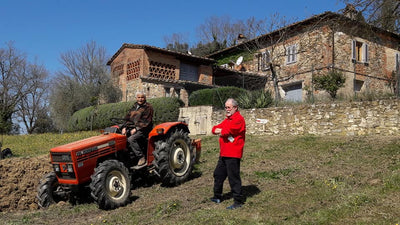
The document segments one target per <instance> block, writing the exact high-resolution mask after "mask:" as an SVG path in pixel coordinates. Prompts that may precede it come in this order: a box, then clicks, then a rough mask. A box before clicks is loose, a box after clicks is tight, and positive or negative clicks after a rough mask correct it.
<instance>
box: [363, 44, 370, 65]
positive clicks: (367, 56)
mask: <svg viewBox="0 0 400 225" xmlns="http://www.w3.org/2000/svg"><path fill="white" fill-rule="evenodd" d="M368 48H369V47H368V44H366V43H364V44H363V61H364V62H365V63H366V62H368V60H369V55H368V51H369V49H368Z"/></svg>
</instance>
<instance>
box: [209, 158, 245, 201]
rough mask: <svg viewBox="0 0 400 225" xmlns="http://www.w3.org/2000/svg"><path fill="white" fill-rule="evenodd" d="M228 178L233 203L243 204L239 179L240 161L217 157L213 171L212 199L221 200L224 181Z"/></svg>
mask: <svg viewBox="0 0 400 225" xmlns="http://www.w3.org/2000/svg"><path fill="white" fill-rule="evenodd" d="M226 177H228V181H229V185H230V186H231V191H232V195H233V200H234V201H235V203H240V204H241V203H243V202H244V199H243V195H242V180H241V178H240V159H239V158H230V157H219V159H218V163H217V166H216V168H215V170H214V197H216V198H219V199H221V198H222V190H223V185H224V181H225V179H226Z"/></svg>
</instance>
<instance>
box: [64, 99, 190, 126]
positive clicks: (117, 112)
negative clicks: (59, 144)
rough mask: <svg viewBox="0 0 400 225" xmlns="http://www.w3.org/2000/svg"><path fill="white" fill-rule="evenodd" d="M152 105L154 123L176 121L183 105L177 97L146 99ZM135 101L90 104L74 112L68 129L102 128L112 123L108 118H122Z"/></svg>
mask: <svg viewBox="0 0 400 225" xmlns="http://www.w3.org/2000/svg"><path fill="white" fill-rule="evenodd" d="M148 102H149V103H151V104H152V105H153V108H154V115H153V122H154V124H160V123H163V122H168V121H177V120H178V117H179V108H180V107H182V106H184V103H183V102H182V100H180V99H178V98H153V99H148ZM134 103H135V102H119V103H111V104H104V105H99V106H91V107H87V108H84V109H81V110H79V111H77V112H75V113H74V114H73V115H72V116H71V118H70V119H69V121H68V131H70V132H73V131H84V130H94V129H102V128H105V127H108V126H111V125H113V123H112V121H111V120H110V118H124V117H125V115H126V114H127V113H128V111H129V109H130V108H131V107H132V106H133V104H134Z"/></svg>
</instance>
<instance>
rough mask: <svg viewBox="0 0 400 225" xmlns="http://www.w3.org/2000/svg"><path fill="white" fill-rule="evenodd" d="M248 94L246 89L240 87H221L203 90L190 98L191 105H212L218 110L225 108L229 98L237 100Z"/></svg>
mask: <svg viewBox="0 0 400 225" xmlns="http://www.w3.org/2000/svg"><path fill="white" fill-rule="evenodd" d="M245 93H246V90H245V89H242V88H238V87H221V88H213V89H202V90H198V91H194V92H193V93H192V94H191V95H190V96H189V105H190V106H198V105H212V106H214V107H216V108H219V109H222V108H224V106H225V101H226V100H227V99H228V98H234V99H237V98H238V97H239V96H240V95H243V94H245Z"/></svg>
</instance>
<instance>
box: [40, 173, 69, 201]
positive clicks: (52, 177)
mask: <svg viewBox="0 0 400 225" xmlns="http://www.w3.org/2000/svg"><path fill="white" fill-rule="evenodd" d="M36 197H37V199H38V204H39V206H40V207H42V208H46V207H48V206H50V205H51V204H55V203H58V202H60V201H66V200H68V198H67V197H66V195H65V193H64V192H63V191H62V190H61V189H60V186H59V184H58V180H57V176H56V174H55V173H54V172H50V173H48V174H46V175H45V176H44V177H43V179H42V180H41V181H40V184H39V186H38V193H37V195H36Z"/></svg>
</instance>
